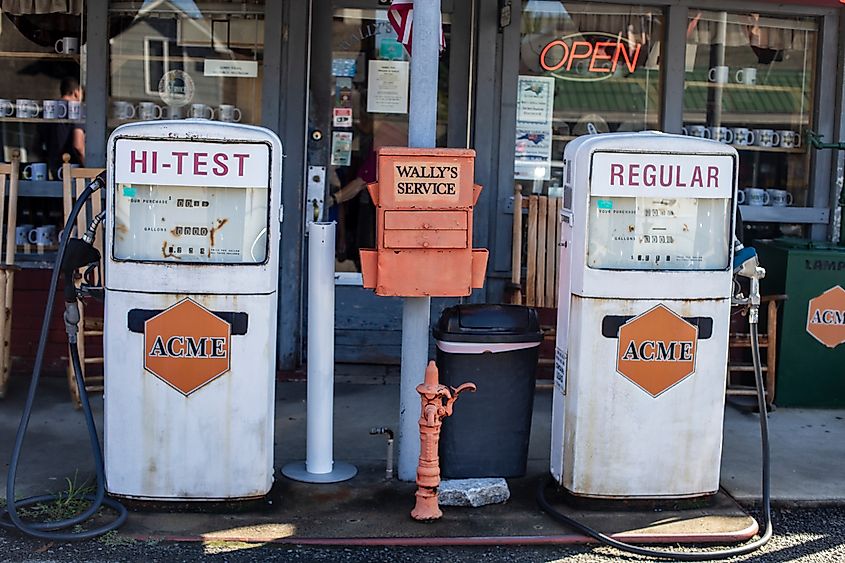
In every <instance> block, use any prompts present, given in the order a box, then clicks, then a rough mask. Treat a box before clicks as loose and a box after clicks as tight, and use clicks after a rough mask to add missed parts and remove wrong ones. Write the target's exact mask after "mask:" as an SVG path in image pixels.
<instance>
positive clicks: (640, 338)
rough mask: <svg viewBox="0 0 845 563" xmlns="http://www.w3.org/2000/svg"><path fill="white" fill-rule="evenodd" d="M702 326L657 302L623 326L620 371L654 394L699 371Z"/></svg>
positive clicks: (658, 393)
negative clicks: (696, 351)
mask: <svg viewBox="0 0 845 563" xmlns="http://www.w3.org/2000/svg"><path fill="white" fill-rule="evenodd" d="M697 341H698V327H696V326H694V325H691V324H690V323H688V322H687V321H685V320H684V319H682V318H681V317H679V316H678V315H676V314H675V313H673V312H672V311H670V310H669V309H668V308H666V307H665V306H664V305H657V306H656V307H654V308H653V309H649V310H648V311H646V312H645V313H643V314H642V315H639V316H636V317H634V318H633V319H631V320H630V321H628V322H627V323H625V324H624V325H622V326H621V327H620V328H619V349H618V350H617V352H616V371H618V372H619V373H620V374H622V375H624V376H625V377H626V378H628V379H630V380H631V382H633V383H634V384H635V385H636V386H637V387H639V388H641V389H642V390H643V391H645V392H647V393H648V394H649V395H651V396H652V397H657V396H658V395H660V394H661V393H663V392H664V391H666V390H667V389H669V388H670V387H672V386H673V385H675V384H677V383H679V382H680V381H682V380H683V379H685V378H686V377H688V376H690V375H692V374H693V373H694V372H695V350H696V343H697Z"/></svg>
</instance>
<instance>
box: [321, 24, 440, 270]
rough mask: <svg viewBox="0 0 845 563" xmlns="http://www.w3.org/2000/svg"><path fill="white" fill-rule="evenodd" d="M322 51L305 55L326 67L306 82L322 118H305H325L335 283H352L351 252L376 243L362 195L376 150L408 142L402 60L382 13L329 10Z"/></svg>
mask: <svg viewBox="0 0 845 563" xmlns="http://www.w3.org/2000/svg"><path fill="white" fill-rule="evenodd" d="M442 17H443V20H442V21H443V34H444V36H445V40H446V49H445V50H444V51H443V52H441V54H440V64H439V76H438V82H437V85H438V93H437V107H438V111H437V146H444V145H445V144H446V132H447V131H446V129H447V123H448V111H447V108H448V105H449V94H448V88H449V58H450V57H449V49H451V45H452V42H451V18H450V14H448V13H444V14H443V16H442ZM330 49H331V51H330V53H323V52H321V51H320V50H319V49H315V52H314V53H313V54H312V57H313V58H314V60H318V59H320V58H328V57H329V56H330V57H331V62H330V66H329V65H325V62H328V61H324V62H323V64H324V65H325V66H324V67H318V65H315V66H314V67H312V73H314V72H316V69H317V68H325V71H328V72H326V74H330V76H327V75H326V74H323V75H319V76H318V75H312V79H311V85H312V89H314V90H316V89H327V90H328V92H330V96H329V98H328V101H327V103H326V104H325V107H322V106H319V105H318V104H317V103H316V100H313V98H312V101H314V102H315V103H312V106H313V108H312V110H311V111H312V112H315V113H316V112H325V113H326V114H327V115H323V116H316V115H313V116H312V118H313V119H323V120H325V119H329V118H330V121H328V124H329V125H330V130H331V139H330V143H329V146H330V150H331V153H330V155H329V159H328V160H329V170H328V173H329V174H328V178H329V186H330V187H329V194H330V195H331V198H330V201H329V208H328V217H329V219H330V220H334V221H337V245H336V263H335V269H336V271H337V272H338V275H339V276H345V277H344V278H343V279H349V280H350V281H352V280H353V279H354V281H356V282H357V281H358V279H359V275H358V272H360V271H361V262H360V253H359V249H361V248H374V247H375V245H376V239H375V223H376V219H375V217H376V208H375V205H374V204H373V201H372V199H371V198H370V194H369V192H368V191H367V189H366V185H367V184H368V183H371V182H375V181H376V152H377V151H378V149H379V148H380V147H387V146H406V145H407V143H408V104H409V101H410V100H409V92H410V91H409V85H410V57H409V56H408V53H407V52H406V50H405V48H404V47H403V46H402V44H401V43H400V42H399V38H398V37H397V35H396V31H394V29H393V26H392V25H391V24H390V21H389V20H388V18H387V10H386V9H385V10H374V9H357V8H338V9H335V10H334V13H333V17H332V22H331V43H330ZM328 92H327V91H326V90H324V91H323V92H321V94H326V93H328ZM312 94H316V92H312ZM329 112H330V115H329ZM349 274H351V276H350V275H349Z"/></svg>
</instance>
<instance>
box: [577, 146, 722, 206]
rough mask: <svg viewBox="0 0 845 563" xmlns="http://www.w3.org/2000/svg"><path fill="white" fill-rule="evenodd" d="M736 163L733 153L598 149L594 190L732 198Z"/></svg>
mask: <svg viewBox="0 0 845 563" xmlns="http://www.w3.org/2000/svg"><path fill="white" fill-rule="evenodd" d="M733 166H734V163H733V157H731V156H729V155H694V154H653V153H648V154H644V153H623V152H596V153H594V154H593V165H592V169H591V172H590V193H591V194H592V195H597V196H607V197H613V196H617V197H664V196H665V197H693V198H725V199H728V198H730V197H731V196H732V195H733Z"/></svg>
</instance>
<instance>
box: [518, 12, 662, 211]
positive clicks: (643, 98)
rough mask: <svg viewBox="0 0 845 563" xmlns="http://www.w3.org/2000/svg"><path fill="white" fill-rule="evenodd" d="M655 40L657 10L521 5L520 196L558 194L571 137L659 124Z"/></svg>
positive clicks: (657, 38) (658, 24) (657, 41)
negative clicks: (564, 149) (522, 194)
mask: <svg viewBox="0 0 845 563" xmlns="http://www.w3.org/2000/svg"><path fill="white" fill-rule="evenodd" d="M662 40H663V13H662V11H661V9H659V8H654V7H643V6H631V5H622V4H605V3H598V2H565V1H560V0H529V1H528V2H526V3H525V4H524V5H523V11H522V34H521V43H520V63H519V81H518V84H517V97H516V106H517V109H516V120H517V121H516V144H515V153H514V176H515V178H516V182H517V183H518V184H521V185H522V186H523V188H524V189H523V192H524V193H528V192H533V193H548V194H549V195H559V193H560V190H561V188H560V186H562V185H563V180H562V176H563V148H564V146H565V144H566V142H567V141H569V140H570V139H573V138H575V137H577V136H579V135H586V134H591V133H607V132H614V131H641V130H644V129H657V128H658V127H659V120H660V75H661V71H660V66H661V65H660V45H661V42H662Z"/></svg>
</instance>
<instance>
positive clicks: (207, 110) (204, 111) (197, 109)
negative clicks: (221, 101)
mask: <svg viewBox="0 0 845 563" xmlns="http://www.w3.org/2000/svg"><path fill="white" fill-rule="evenodd" d="M191 117H193V118H195V119H213V118H214V109H212V108H211V106H207V105H205V104H191Z"/></svg>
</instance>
